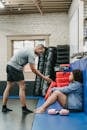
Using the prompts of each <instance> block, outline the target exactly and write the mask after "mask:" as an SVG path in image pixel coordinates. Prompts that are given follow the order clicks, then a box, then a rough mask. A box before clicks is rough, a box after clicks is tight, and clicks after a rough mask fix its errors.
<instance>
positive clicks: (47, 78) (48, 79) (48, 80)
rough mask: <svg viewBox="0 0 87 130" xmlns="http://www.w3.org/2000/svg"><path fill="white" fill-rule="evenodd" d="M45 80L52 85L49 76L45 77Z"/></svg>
mask: <svg viewBox="0 0 87 130" xmlns="http://www.w3.org/2000/svg"><path fill="white" fill-rule="evenodd" d="M44 80H46V81H47V82H48V83H51V82H52V79H51V78H49V76H45V78H44Z"/></svg>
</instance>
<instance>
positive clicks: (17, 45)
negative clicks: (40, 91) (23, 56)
mask: <svg viewBox="0 0 87 130" xmlns="http://www.w3.org/2000/svg"><path fill="white" fill-rule="evenodd" d="M37 44H43V45H45V40H44V39H41V40H18V41H17V40H14V41H13V55H14V54H16V53H17V52H18V51H19V50H20V49H22V48H27V47H29V48H34V47H35V46H36V45H37ZM37 64H38V57H36V59H35V66H36V68H37ZM24 72H31V69H30V67H29V64H27V65H25V67H24Z"/></svg>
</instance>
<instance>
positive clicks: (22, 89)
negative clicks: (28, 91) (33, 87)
mask: <svg viewBox="0 0 87 130" xmlns="http://www.w3.org/2000/svg"><path fill="white" fill-rule="evenodd" d="M19 96H20V102H21V105H22V111H23V112H24V113H32V111H31V110H29V109H27V105H26V96H25V81H24V80H21V81H19Z"/></svg>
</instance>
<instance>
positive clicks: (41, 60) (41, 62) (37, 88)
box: [34, 53, 45, 96]
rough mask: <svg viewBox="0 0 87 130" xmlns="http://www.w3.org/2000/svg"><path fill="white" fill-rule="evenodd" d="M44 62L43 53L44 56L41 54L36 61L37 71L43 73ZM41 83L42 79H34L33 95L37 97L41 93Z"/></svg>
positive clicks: (37, 77)
mask: <svg viewBox="0 0 87 130" xmlns="http://www.w3.org/2000/svg"><path fill="white" fill-rule="evenodd" d="M44 60H45V53H44V54H41V55H40V56H39V59H38V67H37V69H38V70H39V71H40V72H41V73H43V69H44ZM41 81H42V78H41V77H39V76H36V79H35V89H34V95H36V96H39V95H41V94H42V92H41V89H40V87H41Z"/></svg>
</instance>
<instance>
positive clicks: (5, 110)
mask: <svg viewBox="0 0 87 130" xmlns="http://www.w3.org/2000/svg"><path fill="white" fill-rule="evenodd" d="M12 84H13V83H12V82H10V81H7V86H6V88H5V91H4V93H3V106H2V112H8V111H12V110H11V109H8V108H7V106H6V105H7V101H8V96H9V92H10V90H11V87H12Z"/></svg>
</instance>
